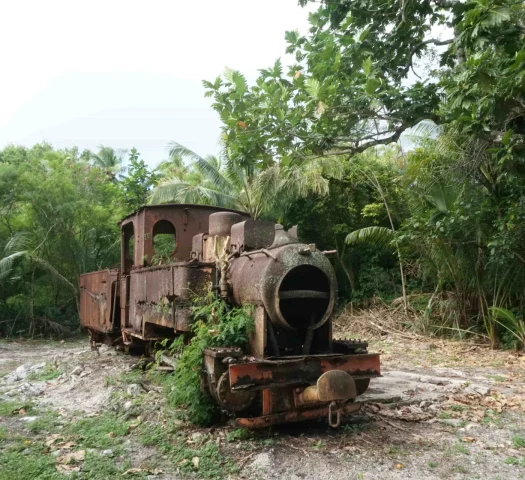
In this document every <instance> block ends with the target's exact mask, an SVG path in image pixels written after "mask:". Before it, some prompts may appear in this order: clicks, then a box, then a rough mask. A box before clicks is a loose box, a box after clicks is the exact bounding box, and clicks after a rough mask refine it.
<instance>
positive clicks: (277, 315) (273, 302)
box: [229, 225, 337, 331]
mask: <svg viewBox="0 0 525 480" xmlns="http://www.w3.org/2000/svg"><path fill="white" fill-rule="evenodd" d="M229 279H230V287H231V292H232V297H233V301H234V303H236V304H237V305H245V304H253V305H260V306H264V308H265V310H266V312H267V314H268V317H269V318H270V320H271V321H272V323H273V324H274V325H276V326H277V327H280V328H283V329H286V330H303V331H304V330H307V329H308V330H313V329H317V328H319V327H320V326H321V325H323V324H324V323H325V322H326V321H327V320H328V319H329V318H330V315H331V313H332V311H333V308H334V303H335V299H336V296H337V291H336V288H337V286H336V285H337V283H336V278H335V273H334V270H333V268H332V265H331V264H330V262H329V260H328V259H327V258H326V257H325V256H324V255H323V254H322V253H321V252H320V251H318V250H317V249H316V248H315V247H314V246H313V245H305V244H302V243H298V241H297V239H296V238H294V237H292V236H291V235H289V234H288V233H287V232H284V230H283V229H282V226H281V225H276V226H275V239H274V243H273V244H272V245H271V246H270V247H268V248H263V249H261V250H258V251H249V252H244V253H241V254H240V255H239V256H238V257H235V258H233V259H232V260H231V262H230V266H229Z"/></svg>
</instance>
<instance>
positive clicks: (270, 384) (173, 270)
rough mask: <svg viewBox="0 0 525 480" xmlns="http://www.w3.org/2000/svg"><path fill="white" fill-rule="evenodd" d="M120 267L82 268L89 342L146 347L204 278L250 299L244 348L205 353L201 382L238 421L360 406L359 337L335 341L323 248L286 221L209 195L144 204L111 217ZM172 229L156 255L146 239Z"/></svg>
mask: <svg viewBox="0 0 525 480" xmlns="http://www.w3.org/2000/svg"><path fill="white" fill-rule="evenodd" d="M120 228H121V266H120V268H118V269H113V270H102V271H99V272H92V273H87V274H84V275H82V276H81V278H80V286H81V298H80V320H81V324H82V326H83V327H85V328H87V329H88V330H89V332H90V334H91V341H92V342H93V343H94V344H96V343H97V342H101V341H103V342H106V343H111V344H116V343H119V342H120V343H122V344H123V345H125V346H126V347H127V348H129V349H133V348H136V347H143V348H144V347H145V348H150V347H151V346H153V345H154V343H155V342H156V341H159V340H162V339H165V338H175V337H176V336H177V335H180V334H183V333H185V332H190V331H191V326H192V317H191V299H192V297H193V296H194V295H205V294H206V292H207V291H208V290H209V288H210V286H211V288H213V289H214V290H215V291H216V293H217V295H220V296H221V297H222V298H223V299H224V300H225V301H227V302H229V303H230V304H232V305H246V304H251V305H254V307H255V308H254V324H255V329H254V332H253V333H252V334H251V335H250V340H249V345H248V348H247V350H246V351H241V350H240V349H238V348H228V347H223V348H209V349H207V350H205V352H204V361H203V369H202V384H201V388H202V389H203V390H204V391H205V392H207V393H208V394H209V395H210V396H211V397H212V398H213V399H214V400H215V401H216V402H217V403H218V404H219V405H220V406H221V407H222V408H223V409H224V410H227V411H229V412H232V413H234V414H235V415H236V416H237V420H236V421H237V423H238V424H239V425H242V426H247V427H254V428H255V427H264V426H268V425H272V424H275V423H283V422H293V421H298V420H303V419H309V418H316V417H320V416H325V417H328V420H329V423H330V424H331V425H333V426H337V425H338V424H339V423H340V416H341V414H344V413H351V412H355V411H357V410H359V408H360V402H358V401H356V399H357V397H358V396H359V395H361V394H363V393H364V392H365V391H366V389H367V388H368V385H369V382H370V379H371V378H374V377H378V376H380V362H379V355H378V354H370V353H368V352H367V347H368V345H367V343H366V342H362V341H360V340H346V341H336V340H333V339H332V317H333V311H334V305H335V302H336V298H337V282H336V277H335V273H334V270H333V268H332V265H331V263H330V261H329V259H328V258H327V257H326V255H325V253H329V252H321V251H319V250H318V249H317V248H316V247H315V245H312V244H310V245H307V244H304V243H301V242H300V241H299V240H298V238H297V229H296V228H295V227H294V228H293V229H290V230H288V231H285V230H284V228H283V227H282V226H281V225H278V224H273V223H272V222H268V221H263V220H253V219H252V218H250V216H249V215H248V214H246V213H243V212H237V211H234V210H229V209H224V208H218V207H212V206H206V205H180V204H173V205H172V204H166V205H150V206H145V207H142V208H140V209H139V210H137V211H135V212H133V213H132V214H130V215H128V216H127V217H125V218H124V219H123V220H122V221H121V222H120ZM159 234H163V235H172V236H173V240H174V245H175V247H174V250H173V252H172V253H171V255H170V262H169V263H167V264H164V265H153V263H154V262H153V260H154V258H155V243H154V242H155V238H156V236H157V235H159Z"/></svg>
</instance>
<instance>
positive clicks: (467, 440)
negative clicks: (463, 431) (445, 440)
mask: <svg viewBox="0 0 525 480" xmlns="http://www.w3.org/2000/svg"><path fill="white" fill-rule="evenodd" d="M461 441H462V442H466V443H469V442H475V441H476V439H475V438H474V437H461Z"/></svg>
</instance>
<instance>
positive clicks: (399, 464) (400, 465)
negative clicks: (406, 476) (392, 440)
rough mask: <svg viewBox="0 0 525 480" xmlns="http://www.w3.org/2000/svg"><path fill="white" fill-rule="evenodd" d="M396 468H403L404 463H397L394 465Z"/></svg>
mask: <svg viewBox="0 0 525 480" xmlns="http://www.w3.org/2000/svg"><path fill="white" fill-rule="evenodd" d="M394 468H397V469H398V470H401V469H402V468H403V464H402V463H396V464H395V465H394Z"/></svg>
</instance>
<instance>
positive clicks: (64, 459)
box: [57, 450, 86, 465]
mask: <svg viewBox="0 0 525 480" xmlns="http://www.w3.org/2000/svg"><path fill="white" fill-rule="evenodd" d="M85 458H86V451H85V450H77V451H76V452H71V453H66V454H65V455H61V456H60V457H58V458H57V463H60V464H65V465H69V464H71V463H76V462H82V461H83V460H84V459H85Z"/></svg>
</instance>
